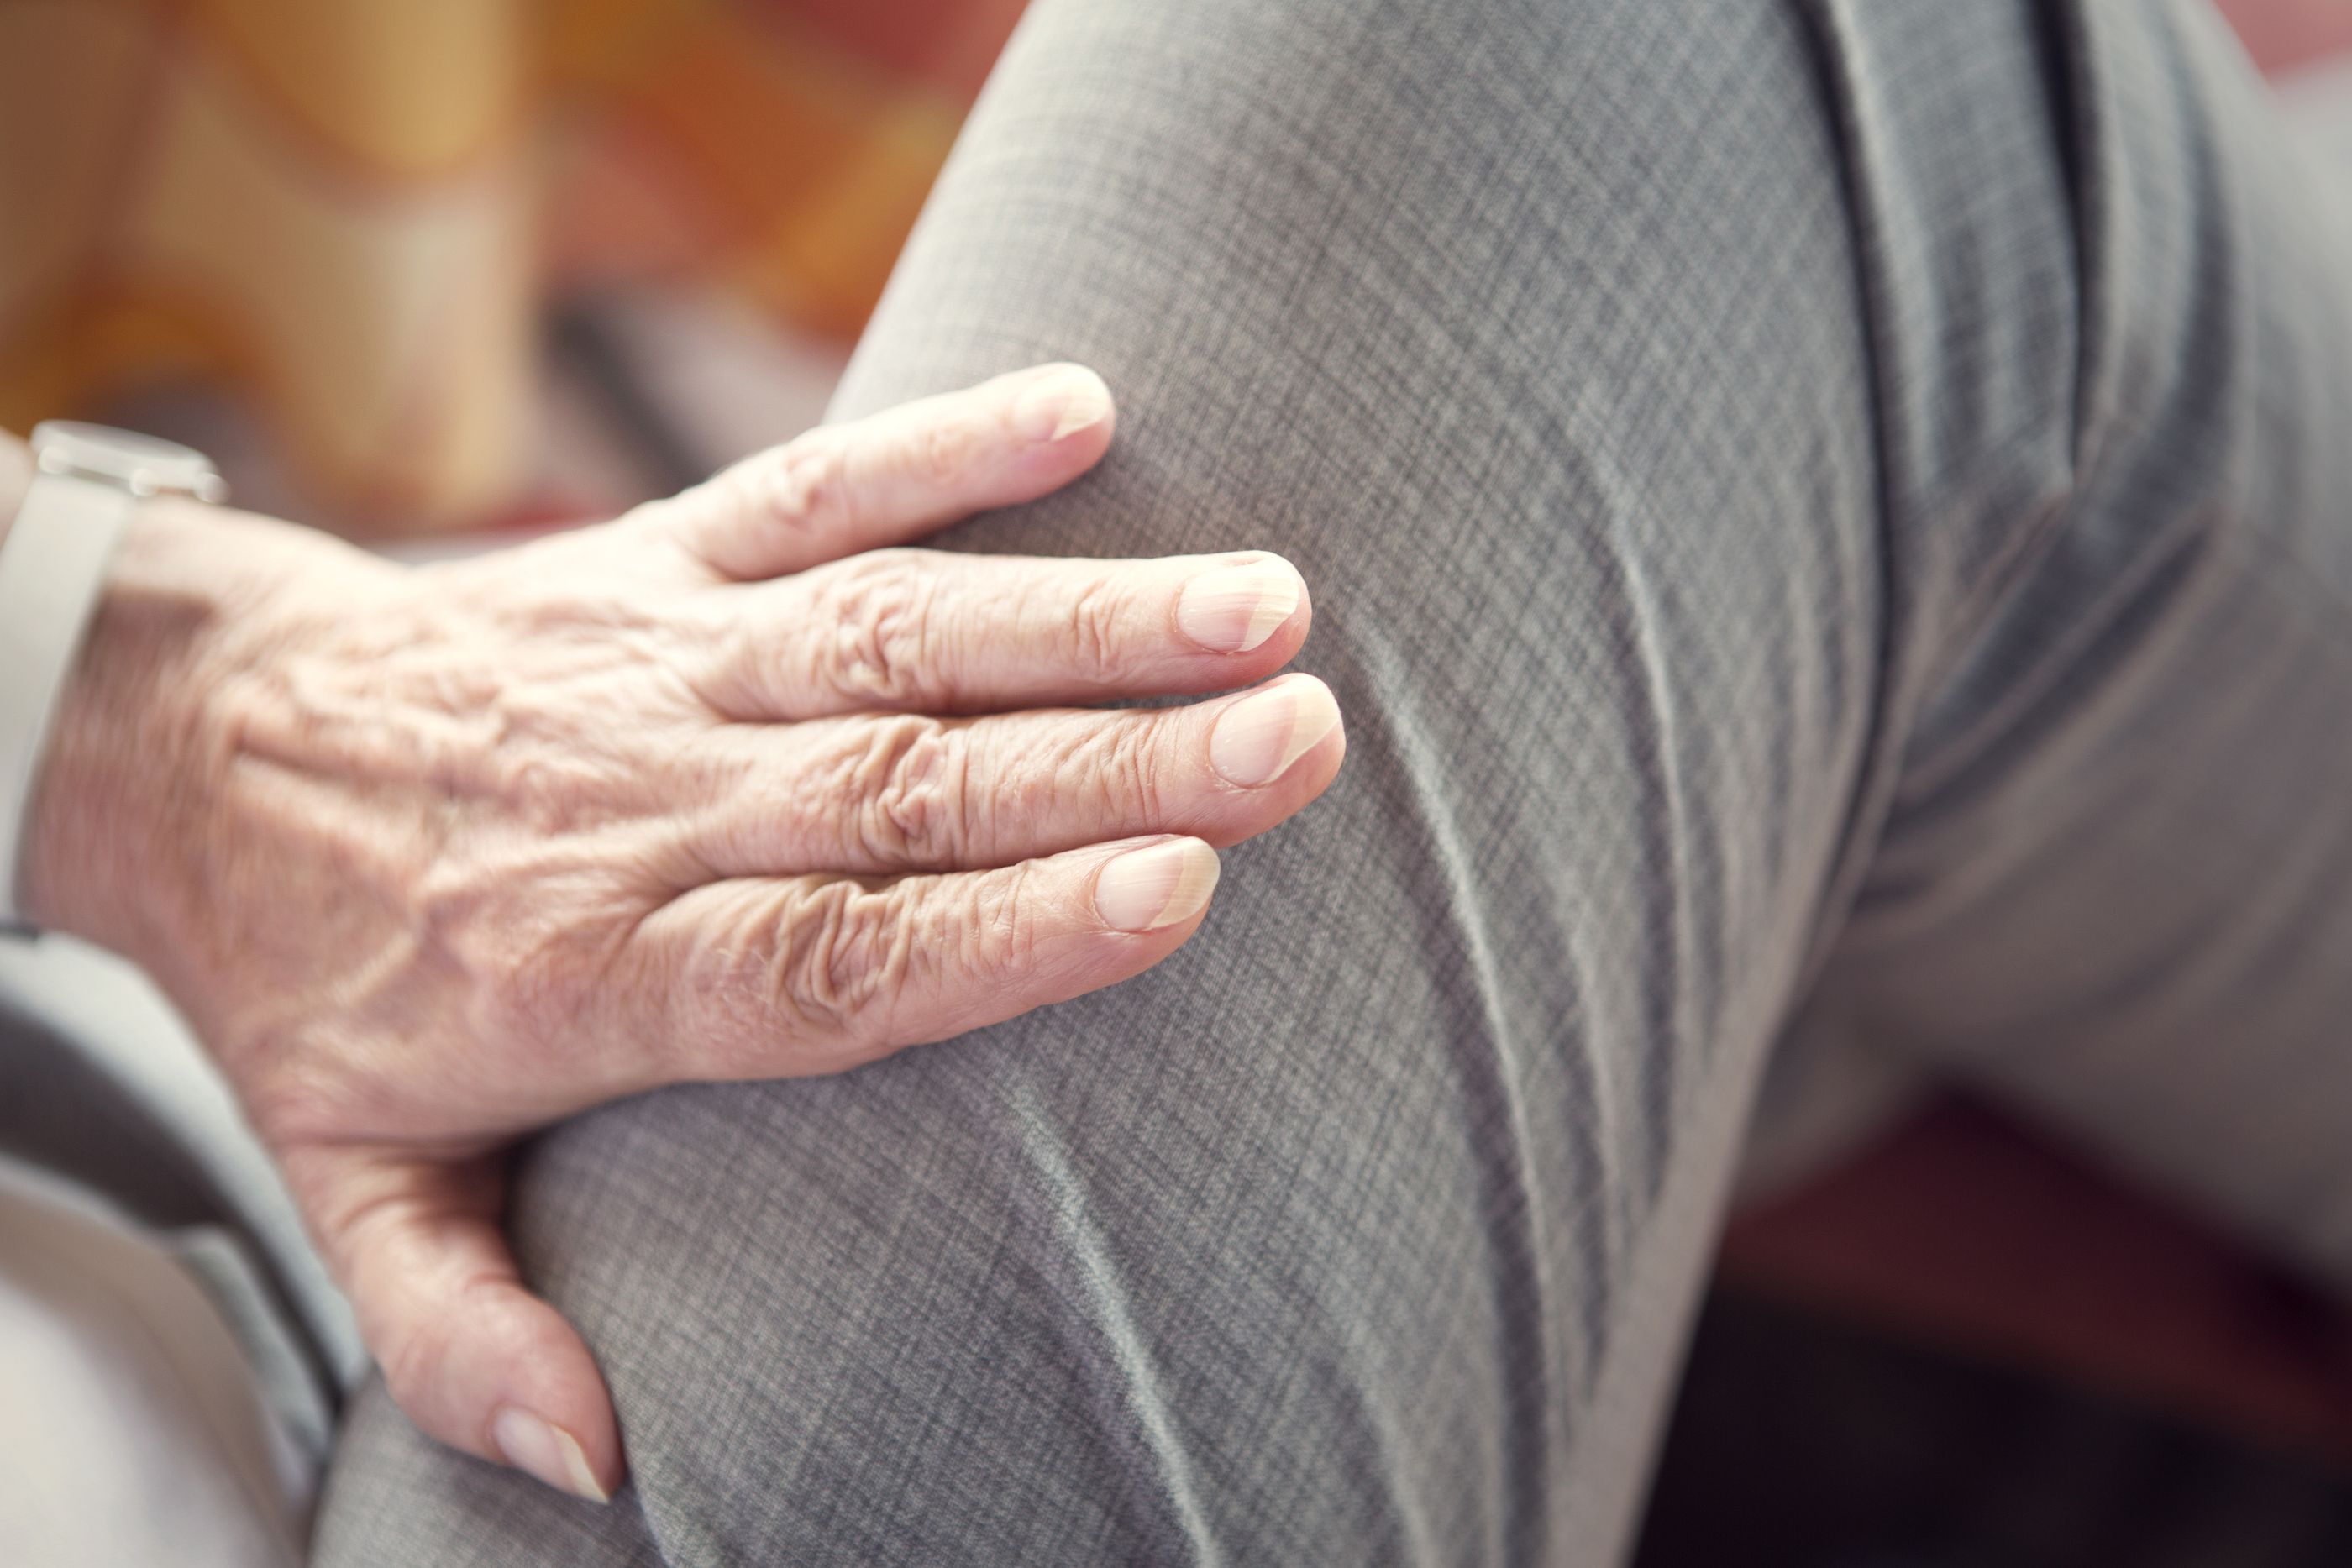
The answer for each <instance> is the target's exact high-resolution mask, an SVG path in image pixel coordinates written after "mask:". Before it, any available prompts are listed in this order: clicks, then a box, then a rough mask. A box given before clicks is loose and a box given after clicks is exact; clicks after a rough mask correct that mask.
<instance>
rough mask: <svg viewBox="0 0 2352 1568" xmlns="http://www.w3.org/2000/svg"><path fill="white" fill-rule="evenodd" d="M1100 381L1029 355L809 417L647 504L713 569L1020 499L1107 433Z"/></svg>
mask: <svg viewBox="0 0 2352 1568" xmlns="http://www.w3.org/2000/svg"><path fill="white" fill-rule="evenodd" d="M1114 423H1116V421H1115V418H1114V413H1113V409H1112V404H1111V396H1110V389H1109V388H1108V387H1106V386H1105V385H1103V382H1102V378H1101V377H1100V376H1097V375H1096V374H1095V373H1094V371H1090V370H1087V369H1086V368H1085V367H1084V366H1082V365H1043V366H1039V367H1037V368H1035V369H1034V370H1027V371H1014V372H1013V373H1012V374H1010V375H1003V376H998V377H996V378H995V379H994V380H992V381H986V382H981V383H980V384H979V385H978V386H975V387H968V388H966V389H964V390H963V391H961V392H943V393H941V394H940V395H938V396H936V397H927V398H919V399H917V400H916V401H914V402H906V403H900V404H898V406H897V407H895V408H889V409H885V410H883V411H882V412H881V413H876V414H870V415H868V416H867V417H866V418H864V419H859V420H853V421H851V422H849V423H844V424H828V425H819V426H818V427H817V428H816V429H814V430H812V431H809V432H807V433H806V434H802V435H800V436H797V437H795V438H794V439H793V440H792V441H789V442H787V443H785V444H783V445H782V446H777V447H771V448H770V449H769V450H767V451H765V452H761V453H759V454H757V455H753V456H751V457H747V458H745V459H744V460H743V461H742V462H740V463H738V464H736V465H734V466H733V467H731V468H730V469H728V470H726V471H725V472H724V473H722V474H719V476H716V477H714V478H712V479H709V480H708V481H706V482H705V483H703V484H701V485H698V486H695V487H694V488H693V489H691V490H688V491H686V492H685V493H684V494H682V495H679V496H677V497H672V498H671V499H669V500H667V501H665V502H662V503H660V504H659V505H657V506H656V507H652V508H650V509H649V511H648V517H649V519H650V522H651V526H653V527H654V528H657V529H659V530H660V531H663V532H665V533H667V534H669V535H670V536H671V537H673V538H676V539H677V542H678V543H679V544H680V545H682V546H683V547H684V548H685V549H686V550H687V551H688V553H689V554H691V555H692V556H694V557H695V559H698V560H699V561H700V562H702V563H703V564H704V565H706V566H708V567H709V568H710V569H711V570H713V571H716V572H718V573H719V575H721V576H722V577H730V578H735V579H739V580H752V579H759V578H768V577H778V576H782V574H784V573H786V572H793V571H800V570H804V569H806V568H808V567H812V566H815V565H818V564H819V563H821V562H824V561H828V560H833V559H837V558H839V557H842V556H845V555H853V554H856V552H858V551H860V550H867V549H877V548H879V547H881V546H884V545H892V544H899V543H903V542H904V541H906V540H908V539H911V538H920V537H921V536H922V535H925V534H928V533H931V532H934V531H935V530H937V529H939V528H945V527H946V526H947V525H949V524H950V523H952V522H955V521H957V520H959V519H960V518H962V517H969V516H970V515H971V514H972V513H974V512H982V511H986V510H988V509H989V508H991V507H1009V506H1013V505H1014V504H1016V503H1018V502H1022V501H1028V500H1034V499H1035V498H1036V497H1039V496H1043V495H1045V494H1046V493H1047V492H1049V491H1053V490H1057V489H1059V488H1060V487H1061V486H1064V485H1066V484H1068V483H1069V482H1070V481H1071V480H1072V479H1075V478H1076V477H1077V476H1079V475H1081V474H1083V473H1085V472H1086V471H1087V469H1088V468H1091V467H1093V466H1094V465H1095V464H1096V463H1097V461H1098V460H1099V459H1100V458H1101V457H1102V455H1103V453H1104V452H1105V451H1106V450H1108V447H1109V445H1110V439H1111V432H1112V427H1113V425H1114Z"/></svg>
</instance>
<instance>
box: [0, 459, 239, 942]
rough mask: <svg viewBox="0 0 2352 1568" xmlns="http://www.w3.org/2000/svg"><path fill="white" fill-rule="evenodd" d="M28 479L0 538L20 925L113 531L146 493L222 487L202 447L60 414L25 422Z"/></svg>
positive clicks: (1, 774) (7, 813) (5, 837)
mask: <svg viewBox="0 0 2352 1568" xmlns="http://www.w3.org/2000/svg"><path fill="white" fill-rule="evenodd" d="M32 445H33V482H32V484H31V485H30V486H27V487H26V491H25V499H24V503H23V505H21V506H20V507H18V508H17V511H16V523H15V524H14V526H12V527H11V528H9V529H8V532H7V535H6V537H5V538H0V931H7V932H15V933H28V932H29V931H30V930H31V927H30V926H29V925H26V922H25V920H24V918H23V915H21V914H20V905H19V904H18V903H17V885H16V882H17V878H18V877H19V876H20V875H21V874H22V873H23V868H24V863H25V854H24V852H25V849H26V835H27V834H28V832H29V831H30V830H31V823H30V821H28V819H29V817H30V816H31V813H32V807H33V784H34V781H35V779H37V778H38V777H39V775H40V764H41V754H42V751H43V749H44V747H46V746H47V742H48V737H49V727H50V725H51V724H52V723H53V722H54V720H55V718H56V716H57V706H58V695H59V694H60V693H61V692H62V691H63V690H64V689H65V684H66V677H67V676H68V674H71V673H72V670H73V664H74V655H75V654H76V653H78V652H79V650H80V646H81V639H82V633H83V632H84V631H85V630H86V629H87V628H88V627H89V618H90V614H91V612H92V611H93V610H95V609H96V608H97V605H98V595H99V590H100V587H101V586H102V585H103V584H104V582H105V580H106V565H107V560H108V559H109V558H110V556H111V555H112V554H113V552H114V541H115V540H116V538H119V537H120V536H121V532H122V529H123V526H124V525H125V524H127V523H129V522H130V520H131V513H132V512H133V511H135V510H136V509H137V508H138V506H139V503H140V502H141V501H142V500H144V499H146V498H147V497H150V496H185V497H191V498H193V499H195V500H199V501H214V502H217V501H220V500H223V499H225V498H226V497H227V495H228V489H227V486H225V485H223V484H222V483H221V477H220V475H219V474H217V473H216V472H215V471H214V468H213V465H212V463H211V462H210V461H209V460H208V459H207V458H205V455H203V454H202V453H200V452H194V451H191V450H190V449H189V448H187V447H185V446H182V445H180V444H177V443H176V442H170V441H158V440H157V439H155V438H154V437H153V436H152V435H134V434H131V432H130V431H127V430H110V429H108V428H107V427H106V426H104V425H100V424H77V423H69V422H67V421H62V420H52V421H50V422H49V423H46V424H42V425H38V426H37V427H35V429H34V431H33V443H32Z"/></svg>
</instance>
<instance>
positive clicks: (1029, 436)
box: [1013, 365, 1110, 445]
mask: <svg viewBox="0 0 2352 1568" xmlns="http://www.w3.org/2000/svg"><path fill="white" fill-rule="evenodd" d="M1109 417H1110V389H1109V388H1108V387H1106V386H1104V385H1103V383H1102V378H1101V377H1100V376H1098V375H1097V374H1095V373H1094V371H1089V370H1082V369H1080V368H1079V367H1078V366H1076V365H1068V366H1065V367H1064V368H1062V369H1060V370H1057V371H1048V372H1047V373H1045V375H1042V376H1040V377H1038V378H1037V382H1036V384H1035V385H1034V386H1032V387H1031V388H1030V389H1029V390H1028V391H1027V392H1023V393H1022V394H1021V396H1020V398H1019V399H1018V400H1017V401H1016V402H1014V403H1013V428H1014V429H1015V430H1017V431H1018V432H1019V433H1020V434H1021V438H1022V439H1023V440H1024V441H1034V442H1036V443H1038V444H1041V445H1043V444H1051V443H1053V442H1056V441H1059V440H1061V439H1062V437H1064V436H1066V435H1069V434H1075V433H1076V432H1078V431H1081V430H1084V429H1086V428H1087V426H1088V425H1091V424H1100V423H1102V422H1103V421H1104V420H1106V419H1108V418H1109Z"/></svg>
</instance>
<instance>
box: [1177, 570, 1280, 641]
mask: <svg viewBox="0 0 2352 1568" xmlns="http://www.w3.org/2000/svg"><path fill="white" fill-rule="evenodd" d="M1297 610H1298V574H1297V572H1295V571H1292V570H1290V569H1289V568H1288V567H1286V566H1278V565H1276V564H1275V563H1274V562H1273V561H1255V562H1253V563H1251V564H1250V565H1248V566H1228V567H1220V568H1219V569H1218V570H1214V571H1204V572H1202V574H1201V575H1200V576H1198V577H1196V578H1194V579H1193V580H1192V581H1190V582H1188V583H1186V584H1185V585H1184V591H1183V592H1182V593H1181V594H1180V595H1178V596H1177V600H1176V624H1177V625H1178V626H1180V627H1181V628H1182V629H1183V632H1184V635H1186V636H1187V637H1190V638H1191V639H1192V641H1193V642H1195V643H1199V644H1201V646H1202V647H1203V648H1207V649H1210V650H1212V651H1213V652H1215V653H1248V652H1249V651H1250V650H1251V649H1252V648H1255V647H1256V646H1257V645H1258V644H1259V643H1263V642H1265V640H1266V639H1267V638H1268V637H1271V636H1273V635H1274V629H1275V628H1276V627H1277V626H1279V625H1281V624H1282V623H1283V622H1286V621H1288V620H1289V619H1290V618H1291V616H1292V615H1293V614H1295V613H1297Z"/></svg>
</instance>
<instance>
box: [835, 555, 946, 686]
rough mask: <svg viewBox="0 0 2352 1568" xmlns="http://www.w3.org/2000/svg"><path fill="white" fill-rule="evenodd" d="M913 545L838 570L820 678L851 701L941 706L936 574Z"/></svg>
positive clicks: (857, 561) (856, 561) (863, 559)
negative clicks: (923, 566) (927, 568)
mask: <svg viewBox="0 0 2352 1568" xmlns="http://www.w3.org/2000/svg"><path fill="white" fill-rule="evenodd" d="M915 559H916V558H915V556H914V554H913V552H911V551H907V550H877V551H875V552H873V553H872V554H869V555H864V556H860V557H858V558H856V559H855V560H852V561H849V562H846V563H845V565H844V566H843V568H842V569H841V570H837V571H835V572H834V573H832V574H830V576H829V578H828V580H827V581H826V583H825V585H824V590H823V591H822V595H821V601H820V602H819V604H818V607H817V616H816V622H815V623H816V626H817V628H818V634H819V636H821V637H822V638H824V651H823V653H822V654H821V655H820V657H819V659H818V672H817V674H818V678H819V680H820V681H822V682H823V683H824V685H827V686H829V687H831V688H832V689H833V690H834V691H835V692H836V693H838V694H839V695H842V696H843V697H845V698H847V699H849V700H852V701H855V702H860V703H870V704H873V705H875V706H881V707H927V706H937V704H938V702H939V700H940V696H941V695H942V690H941V681H940V674H939V669H938V664H939V660H938V658H937V656H936V650H935V648H934V646H933V644H934V643H935V641H936V639H937V636H938V632H939V628H938V625H937V621H938V612H939V603H938V592H937V587H936V582H935V580H934V578H933V575H932V574H931V573H929V572H928V571H925V570H921V569H920V568H919V567H918V566H917V565H916V564H915Z"/></svg>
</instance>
